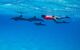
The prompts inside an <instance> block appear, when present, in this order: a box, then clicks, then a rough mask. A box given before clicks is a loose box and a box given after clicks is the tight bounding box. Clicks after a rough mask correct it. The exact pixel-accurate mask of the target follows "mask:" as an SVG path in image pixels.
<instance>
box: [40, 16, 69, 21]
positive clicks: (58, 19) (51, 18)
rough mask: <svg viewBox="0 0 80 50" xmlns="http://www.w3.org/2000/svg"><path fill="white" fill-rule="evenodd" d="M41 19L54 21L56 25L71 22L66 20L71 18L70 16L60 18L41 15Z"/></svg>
mask: <svg viewBox="0 0 80 50" xmlns="http://www.w3.org/2000/svg"><path fill="white" fill-rule="evenodd" d="M41 17H42V18H43V19H45V20H54V21H55V22H56V23H69V22H66V21H65V19H66V18H70V17H68V16H65V17H59V16H47V15H41Z"/></svg>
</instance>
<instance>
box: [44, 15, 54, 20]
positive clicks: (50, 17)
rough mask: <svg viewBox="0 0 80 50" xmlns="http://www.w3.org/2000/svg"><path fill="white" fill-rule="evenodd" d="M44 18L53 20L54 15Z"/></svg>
mask: <svg viewBox="0 0 80 50" xmlns="http://www.w3.org/2000/svg"><path fill="white" fill-rule="evenodd" d="M44 19H46V20H53V19H54V17H53V16H45V17H44Z"/></svg>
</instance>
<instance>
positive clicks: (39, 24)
mask: <svg viewBox="0 0 80 50" xmlns="http://www.w3.org/2000/svg"><path fill="white" fill-rule="evenodd" d="M34 24H35V25H37V26H45V25H46V24H42V23H41V22H39V23H34Z"/></svg>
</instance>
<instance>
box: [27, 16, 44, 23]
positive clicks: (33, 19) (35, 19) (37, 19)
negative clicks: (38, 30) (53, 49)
mask: <svg viewBox="0 0 80 50" xmlns="http://www.w3.org/2000/svg"><path fill="white" fill-rule="evenodd" d="M26 20H27V21H30V22H32V21H40V22H44V20H43V19H40V18H36V16H34V17H32V18H27V19H26Z"/></svg>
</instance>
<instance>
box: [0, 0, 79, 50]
mask: <svg viewBox="0 0 80 50" xmlns="http://www.w3.org/2000/svg"><path fill="white" fill-rule="evenodd" d="M79 2H80V1H78V0H71V1H69V0H54V1H53V0H27V1H26V0H20V1H16V0H3V1H0V50H80V7H79V5H80V3H79ZM19 12H22V14H23V16H24V17H26V18H27V17H33V16H37V17H39V18H41V17H40V15H42V14H45V15H55V16H66V15H68V16H69V17H71V19H70V20H69V21H70V23H63V24H57V23H55V22H53V21H46V20H45V22H44V23H45V24H47V25H46V26H36V25H34V22H26V21H13V20H11V19H10V18H12V17H15V16H18V15H20V13H19Z"/></svg>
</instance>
